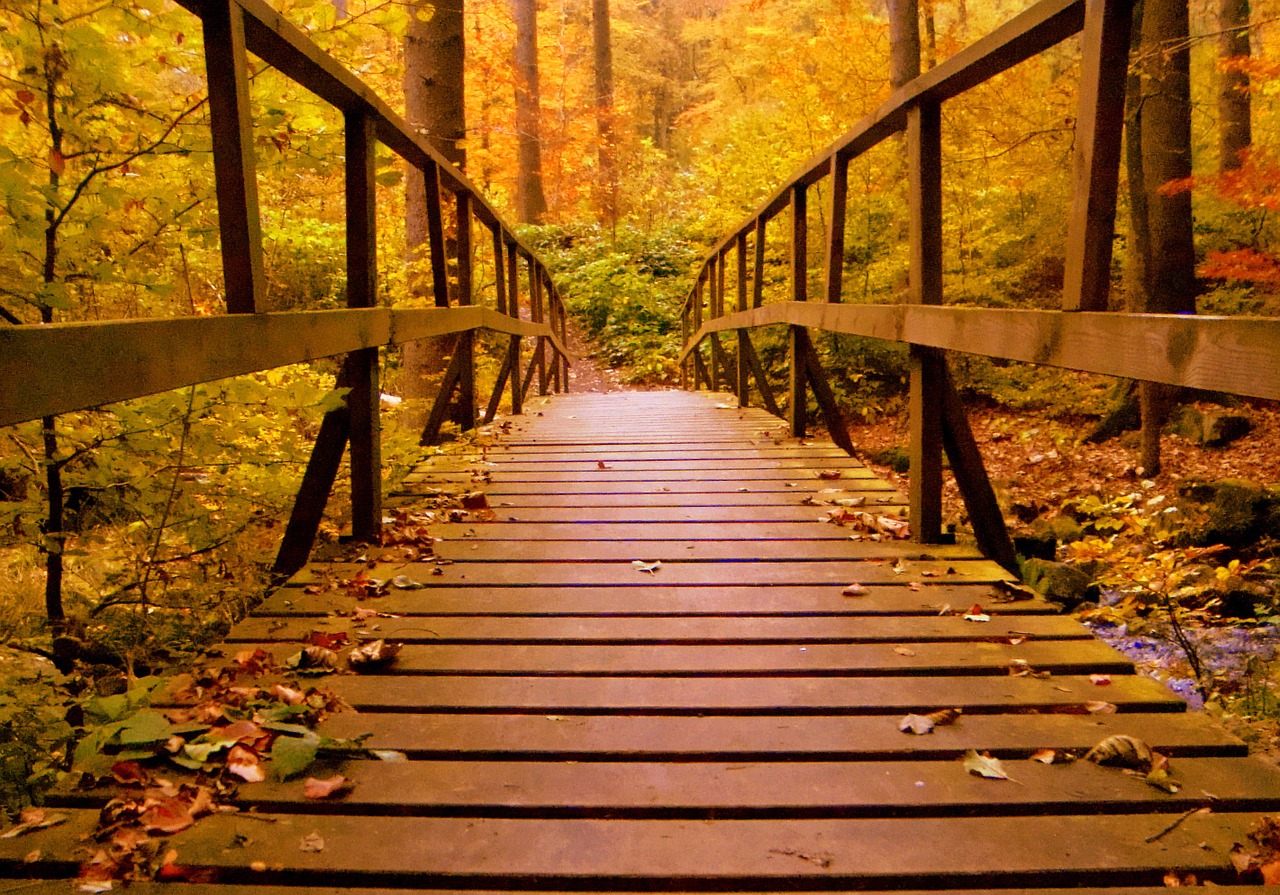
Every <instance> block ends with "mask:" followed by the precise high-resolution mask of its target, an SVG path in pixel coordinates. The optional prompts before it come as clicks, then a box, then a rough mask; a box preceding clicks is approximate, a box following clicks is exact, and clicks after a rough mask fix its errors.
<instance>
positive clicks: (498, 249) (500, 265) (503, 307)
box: [493, 221, 507, 314]
mask: <svg viewBox="0 0 1280 895" xmlns="http://www.w3.org/2000/svg"><path fill="white" fill-rule="evenodd" d="M506 273H507V269H506V258H505V257H504V256H503V252H502V225H501V224H499V223H498V222H497V221H494V223H493V283H494V291H495V292H496V293H497V311H498V313H499V314H506V313H507V276H506Z"/></svg>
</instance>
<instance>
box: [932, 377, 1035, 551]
mask: <svg viewBox="0 0 1280 895" xmlns="http://www.w3.org/2000/svg"><path fill="white" fill-rule="evenodd" d="M942 384H943V386H942V444H943V447H944V448H945V449H946V452H947V456H948V457H949V458H950V459H951V472H952V474H953V475H954V476H955V478H956V484H957V485H958V486H959V488H960V496H961V497H962V498H963V499H964V505H965V508H966V509H967V510H968V512H969V524H970V525H972V526H973V534H974V538H975V539H976V540H977V542H978V549H979V550H981V551H982V553H983V555H984V556H986V557H987V558H988V559H991V560H994V561H995V562H998V563H999V564H1000V565H1002V566H1004V568H1006V569H1008V570H1009V571H1010V572H1011V573H1012V574H1014V575H1017V574H1018V555H1017V551H1015V550H1014V549H1013V541H1012V540H1010V538H1009V530H1008V529H1007V528H1005V524H1004V515H1003V514H1002V513H1001V511H1000V502H999V501H998V500H996V492H995V489H993V488H992V487H991V480H990V479H989V478H988V477H987V468H986V465H985V464H984V463H983V461H982V453H981V452H980V451H979V450H978V443H977V442H976V441H975V440H974V438H973V430H972V429H970V428H969V417H968V415H967V414H966V413H965V412H964V404H963V403H962V402H961V400H960V394H959V392H957V391H956V387H955V382H954V381H953V380H952V378H951V373H950V371H948V370H947V368H946V365H945V363H944V364H943V369H942Z"/></svg>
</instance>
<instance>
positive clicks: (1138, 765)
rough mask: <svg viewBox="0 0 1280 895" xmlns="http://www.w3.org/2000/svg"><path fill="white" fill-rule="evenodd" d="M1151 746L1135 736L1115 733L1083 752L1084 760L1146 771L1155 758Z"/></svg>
mask: <svg viewBox="0 0 1280 895" xmlns="http://www.w3.org/2000/svg"><path fill="white" fill-rule="evenodd" d="M1154 756H1155V753H1153V752H1152V751H1151V747H1150V746H1148V745H1147V744H1146V743H1144V742H1143V741H1142V740H1140V739H1138V738H1137V737H1132V736H1129V735H1128V734H1126V733H1117V734H1113V735H1111V736H1109V737H1106V738H1105V739H1103V740H1100V741H1099V742H1098V743H1097V744H1096V745H1095V746H1094V747H1093V748H1092V749H1090V750H1089V751H1088V752H1086V753H1085V754H1084V758H1085V761H1091V762H1093V763H1094V764H1100V765H1108V766H1111V767H1117V768H1132V769H1133V770H1135V771H1148V770H1150V769H1151V767H1152V764H1153V762H1154V760H1155V758H1154Z"/></svg>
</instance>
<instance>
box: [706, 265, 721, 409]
mask: <svg viewBox="0 0 1280 895" xmlns="http://www.w3.org/2000/svg"><path fill="white" fill-rule="evenodd" d="M722 266H723V264H722V261H721V258H720V256H719V255H712V256H711V266H710V268H709V269H708V271H707V319H708V320H715V319H716V318H717V317H719V316H720V284H721V279H720V275H719V271H720V268H721V267H722ZM708 341H709V342H710V343H711V385H710V388H711V390H712V391H713V392H714V391H719V390H720V381H721V379H722V378H723V373H722V372H721V365H722V364H723V362H724V357H723V356H722V354H721V352H720V336H719V335H718V334H717V333H712V334H711V335H710V336H708Z"/></svg>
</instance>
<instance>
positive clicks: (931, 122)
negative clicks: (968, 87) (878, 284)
mask: <svg viewBox="0 0 1280 895" xmlns="http://www.w3.org/2000/svg"><path fill="white" fill-rule="evenodd" d="M907 177H908V206H909V207H910V213H911V223H910V246H909V258H910V271H909V277H910V280H909V295H908V300H909V301H910V302H911V303H912V304H918V305H938V304H941V303H942V108H941V106H940V104H938V103H936V102H928V103H922V104H921V105H919V106H916V107H914V108H912V109H911V110H910V112H909V113H908V116H907ZM944 370H945V367H944V366H943V359H942V355H941V353H940V352H938V350H937V349H936V348H926V347H923V346H920V345H912V346H911V385H910V399H909V407H910V409H909V413H908V415H909V424H910V431H911V434H910V443H909V447H908V450H909V453H910V457H911V472H910V489H909V490H910V493H909V495H908V503H909V504H910V507H911V534H912V536H913V537H914V538H915V540H917V541H920V542H922V543H925V544H933V543H937V542H938V540H939V539H941V537H942V380H941V378H940V377H941V376H942V374H943V372H944Z"/></svg>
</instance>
